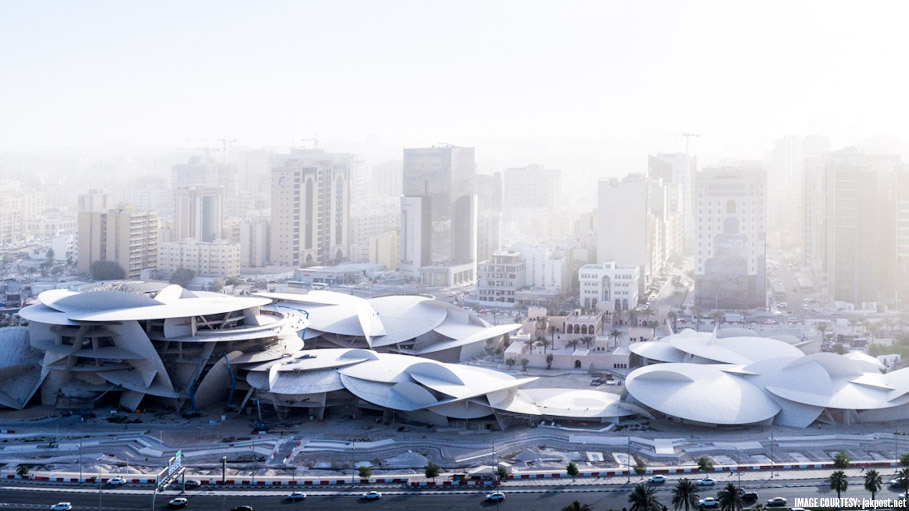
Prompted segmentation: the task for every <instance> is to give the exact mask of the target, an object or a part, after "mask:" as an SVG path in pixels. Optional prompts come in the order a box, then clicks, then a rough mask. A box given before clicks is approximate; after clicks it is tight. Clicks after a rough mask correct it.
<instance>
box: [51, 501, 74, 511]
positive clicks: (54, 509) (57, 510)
mask: <svg viewBox="0 0 909 511" xmlns="http://www.w3.org/2000/svg"><path fill="white" fill-rule="evenodd" d="M72 508H73V505H72V504H70V503H69V502H57V503H56V504H54V505H53V506H51V507H50V511H70V510H71V509H72Z"/></svg>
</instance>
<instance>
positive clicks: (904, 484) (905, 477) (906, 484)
mask: <svg viewBox="0 0 909 511" xmlns="http://www.w3.org/2000/svg"><path fill="white" fill-rule="evenodd" d="M896 480H897V481H898V482H899V485H900V487H901V488H904V489H905V490H906V496H907V498H909V467H904V468H901V469H900V471H899V472H897V473H896Z"/></svg>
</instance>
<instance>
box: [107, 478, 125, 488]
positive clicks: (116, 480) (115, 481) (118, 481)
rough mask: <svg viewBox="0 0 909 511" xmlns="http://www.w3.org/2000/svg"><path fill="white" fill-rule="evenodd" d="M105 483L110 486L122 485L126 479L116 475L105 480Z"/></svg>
mask: <svg viewBox="0 0 909 511" xmlns="http://www.w3.org/2000/svg"><path fill="white" fill-rule="evenodd" d="M107 484H109V485H111V486H123V485H124V484H126V479H124V478H122V477H120V476H117V477H115V478H113V479H111V480H109V481H107Z"/></svg>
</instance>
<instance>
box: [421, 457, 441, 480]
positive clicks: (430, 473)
mask: <svg viewBox="0 0 909 511" xmlns="http://www.w3.org/2000/svg"><path fill="white" fill-rule="evenodd" d="M441 472H442V467H440V466H438V465H436V464H435V463H433V462H431V461H430V462H429V463H428V464H427V465H426V467H425V468H424V473H425V474H426V477H428V478H430V479H432V480H433V482H435V480H436V478H437V477H439V474H440V473H441Z"/></svg>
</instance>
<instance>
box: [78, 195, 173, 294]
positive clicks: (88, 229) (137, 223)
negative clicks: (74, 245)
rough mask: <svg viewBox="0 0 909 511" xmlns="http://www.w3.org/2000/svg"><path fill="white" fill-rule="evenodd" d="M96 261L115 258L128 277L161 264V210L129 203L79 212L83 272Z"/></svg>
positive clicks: (87, 271)
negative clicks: (131, 205) (105, 208)
mask: <svg viewBox="0 0 909 511" xmlns="http://www.w3.org/2000/svg"><path fill="white" fill-rule="evenodd" d="M95 261H113V262H115V263H117V265H118V266H120V269H122V270H123V273H124V274H125V277H126V278H127V279H138V278H140V277H139V276H140V273H141V271H142V270H145V269H154V268H157V266H158V213H157V212H156V211H135V210H133V209H132V208H130V207H129V206H123V207H120V208H119V209H111V210H108V211H80V212H79V262H78V268H79V271H80V272H83V273H90V272H91V265H92V263H93V262H95Z"/></svg>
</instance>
